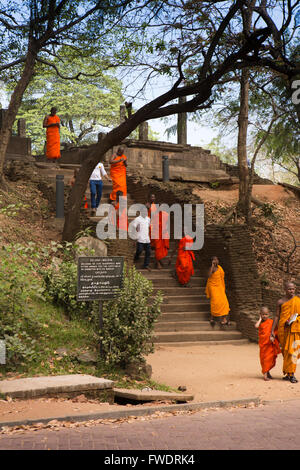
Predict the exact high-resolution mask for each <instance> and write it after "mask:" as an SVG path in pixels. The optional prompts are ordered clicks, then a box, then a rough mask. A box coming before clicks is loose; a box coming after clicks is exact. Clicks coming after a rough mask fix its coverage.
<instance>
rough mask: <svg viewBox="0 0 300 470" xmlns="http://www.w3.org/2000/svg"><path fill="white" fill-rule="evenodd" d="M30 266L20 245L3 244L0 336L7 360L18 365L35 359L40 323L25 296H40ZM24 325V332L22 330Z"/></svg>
mask: <svg viewBox="0 0 300 470" xmlns="http://www.w3.org/2000/svg"><path fill="white" fill-rule="evenodd" d="M31 270H32V265H31V260H30V258H29V257H28V254H27V253H26V252H25V248H24V247H22V246H21V245H14V246H13V247H12V246H7V247H2V250H1V253H0V339H4V340H5V344H6V354H7V361H8V362H10V363H11V364H17V363H18V362H20V361H22V360H25V359H27V360H28V359H34V358H35V351H34V348H33V345H34V340H33V339H32V337H31V336H30V334H28V332H29V333H33V334H34V333H36V331H37V330H38V327H39V324H38V322H36V321H35V319H34V318H33V316H32V312H31V308H30V306H29V305H28V299H29V298H30V297H32V296H35V297H38V296H40V295H41V288H40V286H39V284H38V282H37V280H36V279H35V277H34V276H33V275H32V271H31ZM24 325H25V326H26V330H27V332H26V331H24Z"/></svg>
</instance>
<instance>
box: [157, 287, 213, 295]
mask: <svg viewBox="0 0 300 470" xmlns="http://www.w3.org/2000/svg"><path fill="white" fill-rule="evenodd" d="M182 289H184V292H183V294H184V295H188V296H189V295H192V296H194V295H198V294H199V296H200V295H203V294H204V290H205V287H200V286H193V287H183V288H182ZM159 290H161V291H163V294H164V296H165V297H166V298H171V297H172V296H178V294H180V290H179V289H178V286H177V287H170V286H162V287H160V288H158V287H157V286H156V287H154V289H153V293H154V294H156V293H157V292H158V291H159Z"/></svg>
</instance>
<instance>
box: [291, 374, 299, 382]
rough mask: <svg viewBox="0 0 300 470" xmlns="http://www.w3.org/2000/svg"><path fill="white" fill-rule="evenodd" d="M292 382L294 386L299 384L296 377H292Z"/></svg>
mask: <svg viewBox="0 0 300 470" xmlns="http://www.w3.org/2000/svg"><path fill="white" fill-rule="evenodd" d="M290 382H291V383H292V384H296V383H298V380H297V379H296V377H295V376H294V375H292V376H291V377H290Z"/></svg>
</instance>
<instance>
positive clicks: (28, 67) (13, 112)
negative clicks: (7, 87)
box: [0, 46, 37, 185]
mask: <svg viewBox="0 0 300 470" xmlns="http://www.w3.org/2000/svg"><path fill="white" fill-rule="evenodd" d="M36 56H37V52H36V51H35V49H34V48H33V47H32V46H29V48H28V53H27V57H26V61H25V65H24V69H23V72H22V75H21V77H20V80H19V81H18V83H17V86H16V87H15V89H14V92H13V94H12V96H11V99H10V102H9V106H8V109H7V112H6V115H5V118H4V121H3V123H2V126H3V127H2V129H0V184H2V185H4V184H5V178H4V174H3V167H4V161H5V155H6V150H7V146H8V143H9V139H10V136H11V131H12V127H13V124H14V122H15V119H16V116H17V113H18V110H19V107H20V104H21V102H22V98H23V94H24V92H25V90H26V88H27V86H28V84H29V82H30V80H31V77H32V75H33V71H34V65H35V60H36Z"/></svg>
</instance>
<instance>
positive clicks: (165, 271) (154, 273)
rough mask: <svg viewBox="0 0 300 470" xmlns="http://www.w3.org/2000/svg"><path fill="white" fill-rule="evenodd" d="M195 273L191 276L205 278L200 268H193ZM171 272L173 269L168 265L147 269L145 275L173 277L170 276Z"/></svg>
mask: <svg viewBox="0 0 300 470" xmlns="http://www.w3.org/2000/svg"><path fill="white" fill-rule="evenodd" d="M194 272H195V274H194V276H192V277H191V279H193V278H199V279H205V278H204V277H203V276H201V274H202V273H201V271H200V269H195V270H194ZM172 273H174V269H172V268H170V267H168V268H166V269H152V270H151V271H147V274H146V277H147V278H150V277H151V279H174V277H173V276H172Z"/></svg>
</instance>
